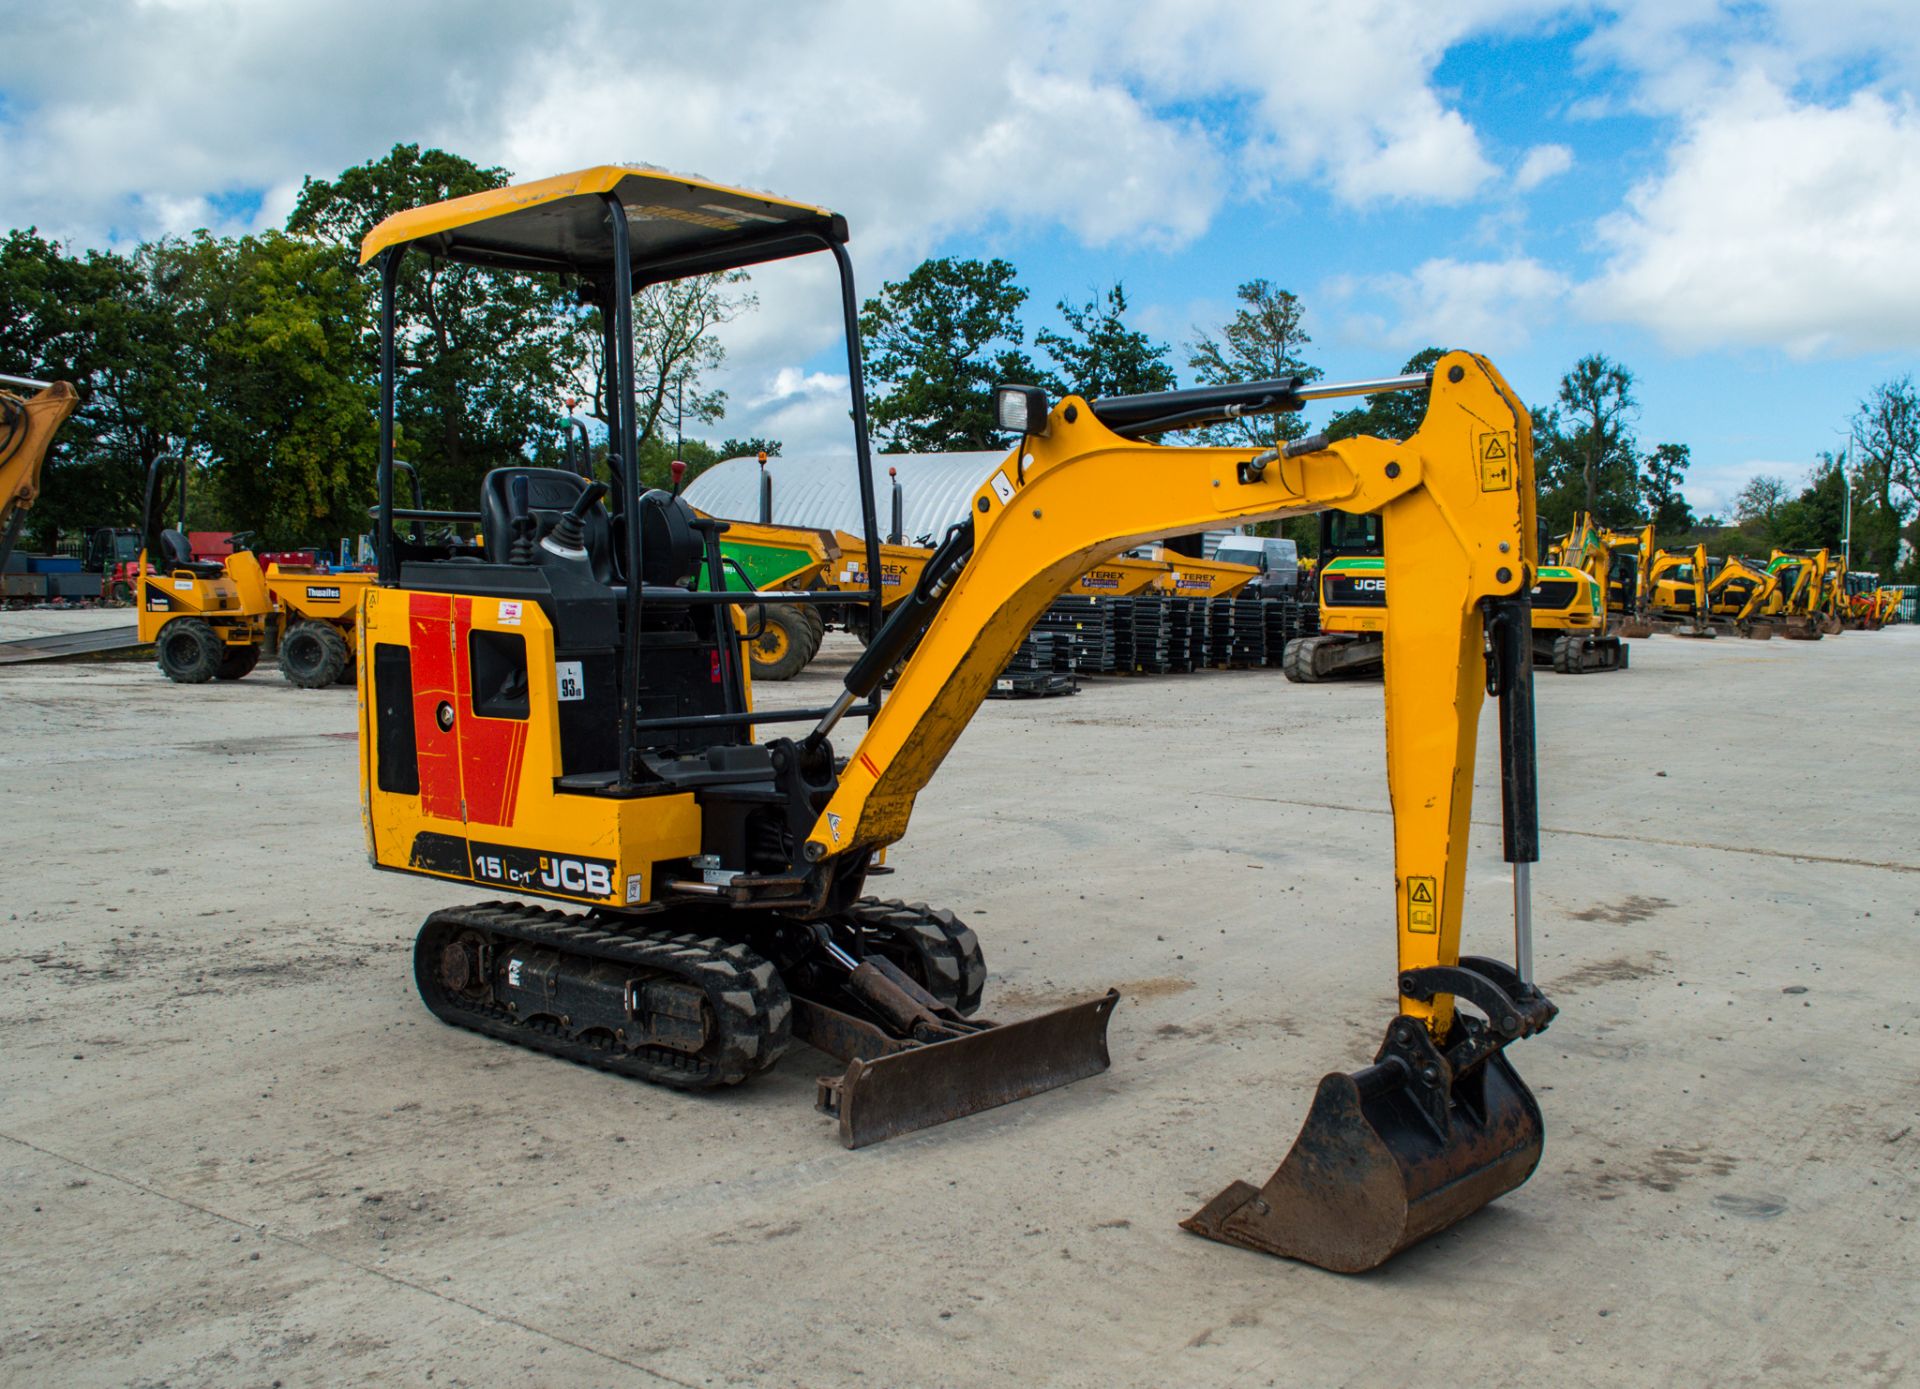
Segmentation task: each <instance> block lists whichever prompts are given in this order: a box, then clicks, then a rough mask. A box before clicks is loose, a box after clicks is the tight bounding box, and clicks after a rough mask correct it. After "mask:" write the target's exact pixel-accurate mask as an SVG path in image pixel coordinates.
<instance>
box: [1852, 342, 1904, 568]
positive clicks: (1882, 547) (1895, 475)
mask: <svg viewBox="0 0 1920 1389" xmlns="http://www.w3.org/2000/svg"><path fill="white" fill-rule="evenodd" d="M1852 425H1853V429H1852V433H1853V440H1854V492H1855V496H1856V498H1857V500H1858V503H1859V508H1858V510H1857V511H1856V514H1855V516H1854V550H1855V553H1856V556H1858V555H1859V554H1860V553H1861V551H1862V541H1863V540H1864V541H1865V547H1864V548H1865V554H1866V555H1867V556H1868V558H1866V559H1863V560H1862V561H1861V562H1862V563H1864V564H1867V565H1868V566H1869V567H1873V568H1877V569H1878V570H1879V571H1880V573H1881V575H1882V577H1883V578H1886V579H1888V580H1889V581H1890V580H1892V579H1893V578H1894V576H1895V571H1896V570H1897V569H1898V568H1899V559H1900V555H1899V551H1900V534H1901V531H1902V530H1904V529H1905V528H1906V526H1907V524H1908V523H1909V522H1910V521H1911V520H1912V519H1913V517H1914V514H1915V512H1916V511H1920V391H1916V390H1915V388H1914V383H1913V377H1912V376H1899V377H1895V378H1893V379H1892V380H1890V381H1884V382H1882V383H1881V384H1880V385H1878V386H1876V387H1874V389H1873V391H1872V393H1871V394H1870V395H1869V396H1868V397H1867V398H1866V399H1865V400H1864V401H1862V402H1861V403H1860V408H1859V410H1858V411H1856V412H1855V414H1854V417H1853V422H1852ZM1910 571H1911V572H1913V573H1915V574H1920V560H1916V561H1915V562H1914V563H1913V565H1911V566H1910Z"/></svg>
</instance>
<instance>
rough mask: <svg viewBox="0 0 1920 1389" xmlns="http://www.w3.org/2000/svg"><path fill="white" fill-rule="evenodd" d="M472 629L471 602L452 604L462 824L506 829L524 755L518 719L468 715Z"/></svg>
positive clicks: (459, 600)
mask: <svg viewBox="0 0 1920 1389" xmlns="http://www.w3.org/2000/svg"><path fill="white" fill-rule="evenodd" d="M472 630H473V600H472V599H471V598H455V599H454V600H453V650H454V653H455V654H454V661H453V668H454V680H455V682H456V684H457V686H458V688H459V692H460V697H459V699H458V700H456V701H455V702H454V706H453V707H454V708H455V709H456V710H457V711H458V712H459V720H460V722H459V728H460V774H461V775H460V780H461V785H462V786H464V787H465V789H466V797H467V823H468V824H470V825H510V824H512V823H513V802H514V797H515V795H516V794H517V793H518V792H519V790H520V759H521V757H522V756H523V755H524V754H525V753H526V750H527V724H526V720H524V719H483V718H481V717H480V716H479V715H477V714H475V713H474V712H473V689H472V681H471V678H470V676H471V672H470V671H469V670H468V667H467V634H468V633H469V632H470V631H472Z"/></svg>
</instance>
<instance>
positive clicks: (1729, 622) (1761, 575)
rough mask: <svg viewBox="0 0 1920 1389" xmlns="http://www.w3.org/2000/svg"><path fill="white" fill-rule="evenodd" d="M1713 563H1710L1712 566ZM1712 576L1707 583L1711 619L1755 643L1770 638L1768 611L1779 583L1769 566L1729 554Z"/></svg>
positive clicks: (1770, 628)
mask: <svg viewBox="0 0 1920 1389" xmlns="http://www.w3.org/2000/svg"><path fill="white" fill-rule="evenodd" d="M1713 564H1714V562H1713V561H1709V565H1710V566H1711V565H1713ZM1711 574H1712V576H1711V577H1710V578H1709V579H1708V580H1707V617H1708V620H1709V621H1711V622H1712V623H1713V624H1714V625H1715V626H1716V627H1720V628H1723V629H1725V630H1727V631H1731V632H1736V633H1738V634H1739V635H1740V636H1743V637H1746V638H1748V639H1750V640H1753V641H1766V640H1768V639H1769V638H1771V637H1772V636H1773V623H1772V622H1771V621H1769V620H1768V618H1767V616H1766V608H1767V603H1768V602H1769V601H1770V600H1771V599H1772V597H1773V595H1774V592H1775V590H1776V589H1778V587H1779V582H1778V580H1776V579H1775V578H1774V576H1773V575H1772V574H1770V573H1768V572H1767V570H1766V567H1765V566H1764V565H1761V564H1758V563H1756V562H1754V561H1753V560H1749V559H1745V558H1743V557H1741V556H1739V555H1729V556H1728V557H1727V558H1726V559H1724V560H1720V561H1718V562H1717V567H1714V568H1712V570H1711Z"/></svg>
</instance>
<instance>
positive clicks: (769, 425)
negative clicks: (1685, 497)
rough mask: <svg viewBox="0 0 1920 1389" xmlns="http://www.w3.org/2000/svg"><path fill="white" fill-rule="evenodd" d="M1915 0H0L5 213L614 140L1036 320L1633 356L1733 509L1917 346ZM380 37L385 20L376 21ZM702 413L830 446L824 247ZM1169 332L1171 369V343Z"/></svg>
mask: <svg viewBox="0 0 1920 1389" xmlns="http://www.w3.org/2000/svg"><path fill="white" fill-rule="evenodd" d="M1915 18H1916V15H1915V6H1914V0H1737V2H1736V3H1721V2H1720V0H1617V3H1612V4H1574V5H1568V4H1558V3H1550V2H1549V0H1454V3H1452V4H1450V5H1449V6H1447V7H1444V8H1436V7H1433V6H1431V5H1428V4H1424V3H1416V0H1347V2H1346V3H1343V4H1341V5H1338V6H1328V5H1326V4H1324V3H1323V2H1322V0H1315V3H1307V0H1136V3H1133V4H1127V5H1120V4H1101V3H1095V0H1055V2H1054V3H1049V4H1035V3H1016V0H974V2H973V3H965V4H962V3H953V4H944V5H925V6H900V5H875V4H865V3H857V2H856V0H816V2H815V3H812V4H809V5H807V6H788V7H779V8H763V7H754V8H751V9H748V8H743V9H740V10H738V11H732V10H728V9H724V8H717V7H713V6H710V5H707V6H701V5H696V4H692V3H671V2H667V0H656V3H652V4H648V5H645V6H634V5H631V4H625V3H618V2H617V0H574V3H573V4H572V5H571V6H570V7H569V8H568V11H567V16H566V21H565V22H563V23H556V22H554V19H553V14H552V11H551V10H550V9H549V8H548V7H542V6H527V5H524V4H520V3H517V0H515V2H512V3H510V0H467V3H463V4H458V5H455V4H450V3H420V4H415V5H409V6H402V7H398V8H395V7H393V6H391V5H388V4H383V3H376V0H331V3H321V0H274V3H244V2H243V0H97V2H96V3H93V4H89V5H82V6H66V7H56V8H55V9H54V10H53V11H51V12H49V11H48V10H46V9H45V8H44V7H39V6H31V5H29V4H27V3H26V0H0V222H4V223H5V224H6V225H9V226H18V225H26V224H34V225H38V226H39V227H41V228H42V229H43V230H44V231H48V232H52V233H55V234H58V235H60V236H62V237H65V238H68V239H69V240H71V241H73V242H74V243H75V244H79V245H105V244H124V243H126V242H129V241H132V240H137V239H139V238H141V237H146V236H152V235H156V234H164V233H183V232H186V231H190V230H192V229H193V228H195V227H197V226H203V225H204V226H211V227H213V228H215V229H217V230H221V231H241V230H247V229H250V228H254V227H258V226H265V225H273V224H275V223H277V222H278V221H279V220H281V219H282V218H283V217H284V215H285V213H286V211H287V209H288V208H289V207H290V205H291V202H292V199H293V197H294V195H295V193H296V192H297V190H298V187H299V182H300V179H301V178H302V177H303V176H305V175H307V174H321V175H326V174H330V173H333V172H336V171H337V170H339V169H340V168H343V167H345V166H347V165H349V164H352V163H358V162H360V161H362V160H365V159H367V158H370V157H374V156H377V155H378V154H380V153H382V152H384V151H385V150H386V149H387V148H389V147H390V146H391V145H392V144H394V143H396V142H399V141H420V142H423V143H432V144H439V145H442V146H444V147H446V148H449V149H453V150H457V151H459V152H461V153H463V154H466V155H468V156H470V157H472V158H475V159H478V160H481V161H483V162H488V163H498V164H502V165H505V166H507V167H509V168H511V169H514V170H515V171H517V172H518V173H519V174H521V175H522V176H526V177H537V176H539V175H542V174H545V173H551V172H557V171H560V170H563V169H568V168H577V167H580V166H582V165H586V164H592V163H599V162H607V161H610V160H642V161H647V162H651V163H655V164H660V165H665V166H667V167H670V168H678V169H685V170H689V171H696V172H700V173H703V174H705V175H707V176H708V177H712V178H717V179H721V180H724V181H732V182H740V183H744V184H748V185H751V186H756V187H765V188H772V189H775V190H778V191H781V192H783V193H785V194H787V195H789V196H794V197H800V198H805V199H809V200H813V201H818V202H823V203H827V204H829V205H831V206H834V207H836V208H838V209H840V210H842V211H844V212H845V213H846V214H847V215H848V217H849V219H850V221H851V222H852V225H853V228H854V232H855V252H856V256H857V258H858V261H859V263H860V265H861V273H862V278H863V282H864V284H865V285H866V286H867V287H868V288H873V287H877V285H878V284H879V282H880V280H881V279H883V278H890V277H897V276H898V275H900V274H902V273H904V272H905V271H906V270H907V269H909V268H911V266H912V265H913V264H914V263H915V262H916V261H917V260H918V259H919V258H920V257H922V256H925V255H930V254H952V255H1003V256H1005V257H1006V258H1008V259H1009V260H1011V261H1013V262H1014V263H1015V264H1016V265H1017V266H1018V267H1019V269H1020V271H1021V276H1022V279H1023V282H1024V283H1025V284H1026V286H1027V287H1028V288H1029V289H1030V290H1031V291H1032V294H1033V304H1032V307H1033V309H1034V313H1033V315H1032V326H1039V324H1041V323H1043V322H1045V321H1047V320H1048V319H1049V318H1050V317H1051V306H1052V304H1053V303H1054V301H1056V300H1058V299H1060V298H1062V297H1067V298H1073V299H1084V298H1086V297H1087V296H1088V295H1089V293H1091V292H1095V291H1097V290H1100V289H1102V288H1104V287H1105V286H1106V285H1108V284H1110V283H1112V282H1113V281H1115V280H1120V281H1123V282H1124V283H1125V285H1126V288H1127V291H1128V295H1129V298H1130V299H1131V301H1132V303H1133V305H1134V309H1135V314H1136V318H1137V321H1138V322H1139V323H1140V324H1141V325H1142V326H1144V327H1146V328H1148V329H1149V330H1150V331H1152V332H1154V333H1155V334H1156V335H1158V336H1160V337H1162V338H1164V339H1167V340H1170V341H1173V342H1175V343H1176V344H1184V343H1185V342H1186V341H1187V340H1189V339H1190V338H1191V337H1192V336H1193V334H1194V332H1195V331H1196V330H1197V329H1203V328H1212V327H1216V326H1217V325H1218V323H1219V322H1220V321H1221V319H1223V318H1224V317H1225V316H1226V314H1228V313H1229V312H1231V309H1232V295H1233V289H1234V286H1235V285H1236V284H1237V283H1238V282H1240V281H1241V280H1244V279H1248V278H1252V277H1255V276H1263V277H1265V278H1267V279H1270V280H1272V281H1274V282H1276V283H1278V284H1281V285H1284V286H1286V287H1288V288H1290V289H1293V290H1294V291H1295V292H1296V293H1298V294H1299V295H1300V296H1301V297H1302V299H1303V300H1304V301H1305V303H1306V305H1307V310H1308V315H1309V319H1308V326H1309V329H1310V331H1311V333H1312V335H1313V338H1314V343H1313V348H1312V352H1311V355H1312V357H1313V359H1314V361H1315V362H1316V363H1317V364H1318V365H1319V366H1321V367H1322V368H1323V369H1324V370H1325V371H1326V373H1327V374H1328V375H1329V376H1331V377H1342V376H1365V375H1374V374H1379V373H1380V372H1381V371H1382V370H1383V369H1390V368H1392V367H1396V366H1398V364H1399V363H1400V361H1401V360H1403V359H1404V358H1405V357H1406V356H1407V355H1409V354H1410V353H1411V352H1413V351H1415V350H1417V349H1418V348H1420V347H1423V346H1426V345H1428V344H1429V343H1444V344H1447V345H1458V346H1467V347H1472V348H1475V349H1477V350H1481V351H1484V352H1486V353H1488V354H1489V355H1490V356H1492V357H1493V359H1494V360H1495V361H1496V362H1497V363H1499V364H1500V366H1501V367H1502V369H1503V370H1504V371H1505V372H1506V374H1507V375H1508V377H1509V378H1510V379H1511V380H1512V381H1513V383H1514V384H1515V385H1516V386H1517V387H1518V388H1519V390H1520V391H1521V393H1522V395H1523V396H1525V397H1526V398H1527V399H1529V400H1530V401H1533V402H1540V401H1543V400H1546V399H1548V398H1550V397H1551V395H1552V393H1553V391H1554V388H1555V385H1556V383H1557V381H1558V378H1559V376H1560V374H1561V373H1562V372H1564V371H1565V370H1566V369H1567V367H1568V366H1570V365H1571V363H1572V362H1573V361H1574V360H1575V358H1577V357H1578V356H1580V355H1581V354H1583V353H1586V352H1592V351H1598V352H1604V353H1606V354H1607V355H1608V356H1611V357H1614V358H1616V359H1618V360H1620V361H1623V362H1625V363H1626V364H1627V365H1628V366H1630V367H1631V368H1632V369H1633V371H1634V372H1635V374H1636V377H1637V379H1638V394H1639V398H1640V401H1641V405H1642V413H1641V416H1640V419H1639V422H1638V430H1639V434H1640V437H1641V439H1642V441H1643V443H1644V444H1645V445H1647V446H1651V445H1652V444H1654V443H1657V442H1665V441H1674V442H1682V443H1686V444H1689V445H1691V446H1692V448H1693V450H1694V456H1695V470H1694V474H1693V477H1692V479H1691V482H1690V485H1689V492H1690V494H1691V495H1692V497H1693V499H1694V500H1695V502H1696V505H1698V506H1701V507H1702V508H1704V509H1716V508H1723V507H1724V506H1725V504H1726V502H1727V501H1728V500H1729V499H1730V498H1731V496H1732V494H1733V492H1734V491H1736V490H1737V488H1738V487H1739V485H1740V484H1741V483H1742V482H1743V481H1744V480H1745V479H1746V478H1747V477H1748V476H1751V475H1752V474H1753V473H1755V472H1773V473H1779V474H1781V475H1784V476H1786V477H1788V478H1789V479H1792V480H1798V478H1799V477H1800V475H1801V474H1802V473H1804V471H1805V469H1806V468H1807V467H1808V466H1809V465H1810V463H1811V462H1812V459H1813V456H1814V454H1815V453H1816V452H1817V451H1818V450H1821V449H1830V448H1838V447H1840V446H1841V445H1842V444H1843V442H1844V431H1845V428H1846V422H1847V418H1848V416H1849V415H1850V413H1851V412H1852V410H1853V408H1854V406H1855V404H1856V402H1857V401H1858V400H1859V398H1860V397H1861V396H1863V395H1864V394H1865V393H1866V392H1867V391H1868V390H1869V389H1870V388H1871V387H1872V386H1873V385H1874V384H1876V383H1877V382H1879V381H1882V380H1885V379H1887V378H1888V377H1890V376H1894V375H1898V374H1901V373H1905V372H1908V371H1910V370H1912V368H1913V366H1914V361H1915V357H1916V355H1917V354H1920V254H1916V252H1920V231H1916V228H1920V110H1917V109H1916V100H1915V92H1916V87H1917V86H1920V24H1916V23H1915V22H1914V20H1915ZM375 35H378V36H379V37H378V41H377V42H376V41H372V40H373V36H375ZM755 288H756V291H757V293H758V295H759V299H760V307H759V309H758V311H757V312H755V313H754V314H752V315H750V316H748V317H746V318H744V319H742V320H741V321H740V322H738V323H735V324H733V325H731V326H730V327H729V329H728V330H727V334H726V341H727V347H728V350H729V359H728V364H727V367H726V368H725V370H724V372H723V374H722V379H721V381H720V384H722V385H724V386H725V388H726V389H727V391H728V393H729V397H730V399H731V401H732V408H731V410H730V413H729V416H728V419H727V420H726V422H725V426H724V428H725V432H729V433H739V434H746V433H750V432H766V433H772V434H775V435H778V436H780V437H783V438H785V439H787V440H788V441H789V447H790V449H793V450H796V451H823V452H824V451H834V450H838V449H840V448H843V447H844V446H845V423H844V420H845V414H844V409H845V407H844V401H845V382H844V379H843V377H842V376H841V375H840V374H839V364H838V362H837V360H836V350H837V346H836V343H835V341H834V336H835V335H834V332H833V326H834V323H835V318H834V315H833V313H832V309H831V300H830V298H829V296H828V295H827V294H826V285H825V283H824V281H823V280H822V278H821V277H820V276H819V274H818V273H817V272H816V271H812V270H808V269H805V268H801V269H797V270H792V271H789V270H787V269H785V268H777V269H770V270H768V271H766V272H764V273H763V274H761V275H759V276H758V277H756V284H755ZM1180 355H1182V354H1180V353H1179V349H1178V347H1176V360H1179V357H1180Z"/></svg>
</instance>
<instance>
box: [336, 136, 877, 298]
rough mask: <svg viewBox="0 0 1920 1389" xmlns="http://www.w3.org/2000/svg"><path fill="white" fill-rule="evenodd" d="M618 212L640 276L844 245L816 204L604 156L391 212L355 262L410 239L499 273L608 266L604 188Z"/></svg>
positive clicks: (843, 230) (838, 227) (838, 228)
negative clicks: (575, 168)
mask: <svg viewBox="0 0 1920 1389" xmlns="http://www.w3.org/2000/svg"><path fill="white" fill-rule="evenodd" d="M606 193H614V194H616V195H617V196H618V197H619V199H620V202H621V204H622V205H623V206H624V208H625V209H626V216H627V226H628V236H629V239H630V244H631V247H632V252H633V265H634V272H635V273H634V279H635V280H636V281H637V282H641V283H645V282H647V281H656V280H663V279H674V278H679V277H681V276H684V275H701V274H708V273H711V272H713V271H717V270H731V269H733V268H735V267H737V266H742V265H754V264H758V263H759V262H761V261H769V260H779V259H781V258H782V257H785V256H796V255H801V254H804V253H805V252H808V251H817V250H819V249H821V243H822V239H823V238H824V239H825V240H827V241H839V242H844V241H845V240H846V239H847V224H846V220H845V219H844V218H842V217H840V216H839V215H838V214H837V213H833V212H829V211H828V210H827V209H826V208H824V207H812V206H809V205H808V204H806V203H793V202H788V201H787V200H786V199H785V198H776V197H774V196H773V195H771V194H769V193H751V192H747V191H746V190H744V189H739V188H727V187H725V186H723V185H721V184H717V183H708V182H707V181H706V180H704V179H698V178H691V177H688V176H686V175H683V174H674V173H668V172H667V171H666V170H664V169H650V168H646V167H644V166H641V165H631V164H602V165H600V166H598V167H597V168H592V169H582V170H580V171H579V172H578V173H572V174H559V175H556V176H555V177H553V178H543V179H538V180H536V181H535V182H532V183H516V184H511V185H509V186H508V187H505V188H493V189H489V190H488V191H487V192H484V193H470V194H468V195H467V196H466V197H464V198H450V199H448V200H447V201H446V202H442V203H430V204H428V205H427V206H425V207H416V208H409V209H408V210H407V211H405V212H396V213H394V214H393V215H392V216H391V217H388V218H387V219H386V220H384V221H383V222H381V223H380V224H379V225H378V226H376V227H375V228H374V229H373V230H372V231H370V232H368V233H367V236H366V239H365V240H364V241H362V242H361V243H360V263H361V264H362V265H364V264H366V263H367V262H368V261H370V260H372V259H373V258H374V257H375V256H377V255H379V254H380V253H381V252H382V251H385V250H387V249H389V248H391V247H395V246H407V245H417V246H419V247H420V248H421V249H422V250H424V251H427V252H428V253H430V254H432V255H436V256H439V257H441V258H442V259H444V260H453V261H463V262H466V263H468V264H472V265H485V266H492V267H494V268H496V269H503V270H549V271H552V270H558V271H572V272H576V273H588V274H590V273H593V272H595V271H605V270H607V269H608V268H610V267H611V266H612V264H613V238H612V236H611V235H610V234H609V231H608V222H607V212H608V208H607V203H606V201H605V199H604V198H603V197H602V195H603V194H606Z"/></svg>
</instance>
